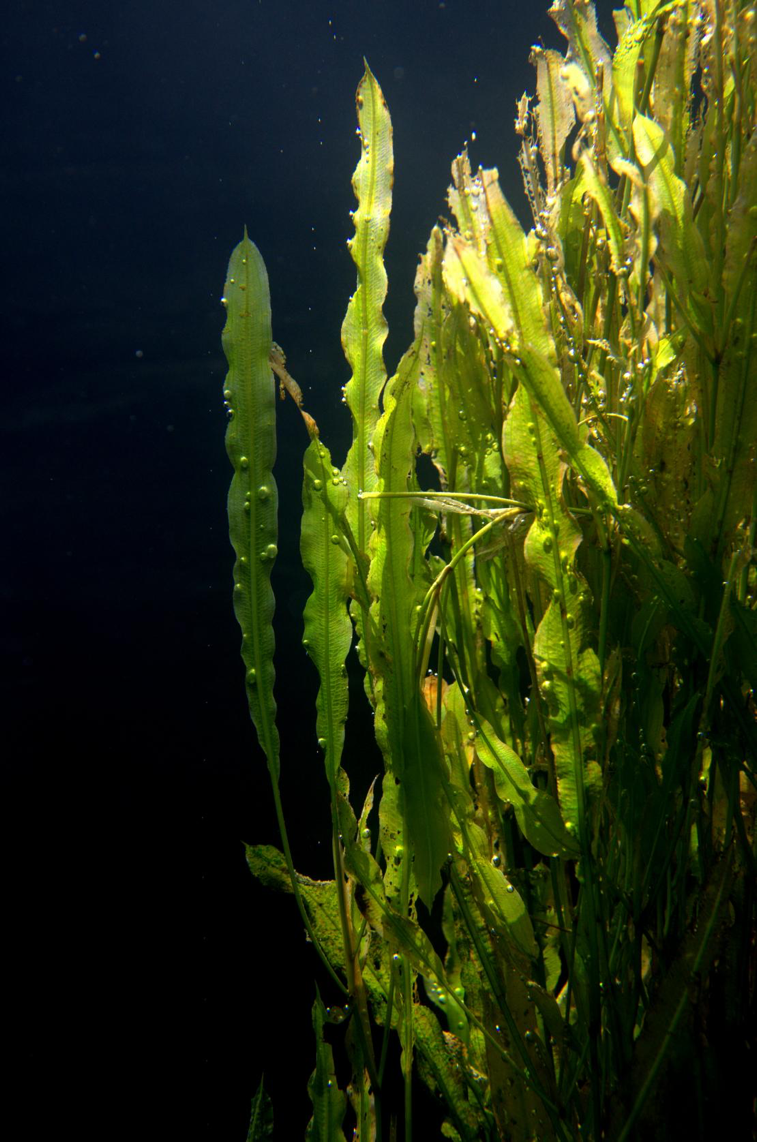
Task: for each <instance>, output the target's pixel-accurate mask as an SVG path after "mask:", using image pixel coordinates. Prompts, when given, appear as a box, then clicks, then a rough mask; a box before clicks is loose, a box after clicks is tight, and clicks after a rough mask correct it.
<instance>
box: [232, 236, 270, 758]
mask: <svg viewBox="0 0 757 1142" xmlns="http://www.w3.org/2000/svg"><path fill="white" fill-rule="evenodd" d="M224 304H225V305H226V325H225V326H224V330H223V337H222V340H223V351H224V353H225V354H226V359H227V360H228V362H229V372H228V374H227V376H226V381H225V383H224V398H225V400H226V403H227V405H228V409H229V417H230V420H229V425H228V428H227V429H226V451H227V452H228V455H229V459H230V460H231V463H232V465H233V466H234V476H233V479H232V481H231V487H230V488H229V500H228V511H229V538H230V539H231V543H232V546H233V548H234V551H235V553H236V562H235V564H234V613H235V614H236V616H237V621H238V622H239V626H240V627H241V630H242V658H243V660H244V664H245V670H246V674H245V681H246V684H247V700H248V704H249V707H250V714H251V716H252V720H253V723H254V725H255V729H256V730H257V732H258V739H259V741H260V744H261V746H262V748H263V750H264V752H265V755H266V758H267V761H268V766H269V769H270V770H271V774H272V776H273V777H274V779H278V774H279V734H278V730H277V728H276V702H275V700H274V696H273V683H274V668H273V650H274V636H273V611H274V596H273V590H272V588H271V571H272V569H273V564H274V561H275V559H276V556H277V554H278V547H277V544H278V518H277V513H278V493H277V489H276V481H275V480H274V478H273V465H274V461H275V459H276V394H275V389H274V384H273V374H272V372H271V366H270V364H269V360H270V355H271V298H270V294H269V291H268V274H267V273H266V268H265V264H264V262H263V259H262V257H261V255H260V251H259V250H258V248H257V246H255V245H254V243H253V242H251V241H250V239H249V238H248V237H247V231H246V230H245V234H244V238H243V239H242V241H241V242H240V243H239V245H238V246H237V247H236V249H235V250H234V251H233V253H232V255H231V259H230V261H229V269H228V273H227V275H226V285H225V287H224Z"/></svg>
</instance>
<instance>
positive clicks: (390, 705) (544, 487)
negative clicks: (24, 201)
mask: <svg viewBox="0 0 757 1142" xmlns="http://www.w3.org/2000/svg"><path fill="white" fill-rule="evenodd" d="M550 14H551V15H552V16H553V18H554V19H555V21H556V23H557V25H558V27H559V29H560V31H561V32H562V33H563V35H564V36H565V38H566V39H567V43H568V47H567V52H566V55H565V56H562V55H561V54H560V53H559V52H557V51H553V50H547V49H541V48H540V49H534V52H533V57H532V59H533V63H534V64H535V67H536V95H535V98H534V99H533V101H532V100H531V99H529V98H527V97H526V96H524V97H523V99H522V100H521V102H520V104H519V105H518V109H517V119H516V131H517V133H518V135H519V136H520V139H521V144H520V154H519V162H520V166H521V169H522V173H523V178H524V182H525V186H526V191H527V194H528V199H529V202H530V204H531V208H532V211H533V228H532V229H531V230H530V231H528V232H525V231H524V230H523V229H522V227H521V226H520V224H519V222H518V221H517V219H516V216H515V214H514V213H513V211H512V209H511V207H510V206H509V204H508V203H507V201H506V200H505V198H504V196H503V194H502V191H501V189H500V185H499V181H498V175H497V171H496V170H478V171H476V172H474V171H473V170H472V169H471V166H470V163H469V160H468V156H467V154H466V153H465V152H464V153H463V154H461V155H460V156H459V157H458V158H457V159H456V160H455V161H454V163H453V164H452V186H451V188H450V190H449V194H448V205H449V209H450V211H451V216H452V220H450V221H447V222H445V223H444V224H443V225H442V224H440V225H438V226H435V227H434V229H433V230H432V232H431V235H430V238H429V241H428V245H427V248H426V251H425V253H424V255H423V257H422V258H421V262H420V266H419V269H418V272H417V275H416V281H415V294H416V299H417V304H416V310H415V326H414V328H415V336H414V340H413V343H412V345H411V346H410V348H409V349H408V351H407V352H406V353H405V355H404V356H403V357H402V359H401V360H400V362H399V364H398V365H397V368H396V371H395V372H394V373H393V374H392V375H391V376H390V377H387V372H386V369H385V365H384V360H383V344H384V341H385V338H386V332H387V327H386V322H385V320H384V317H383V312H382V307H383V303H384V299H385V294H386V274H385V271H384V263H383V251H384V247H385V243H386V238H387V233H388V228H389V216H390V207H391V189H392V179H393V158H392V130H391V123H390V119H389V112H388V110H387V107H386V104H385V102H384V99H383V96H382V93H381V90H380V88H379V85H378V83H377V81H376V79H375V78H374V76H373V75H372V73H371V71H370V70H369V69H368V68H367V67H366V71H365V75H364V77H363V79H362V81H361V83H360V86H359V88H358V94H357V114H358V122H359V128H360V136H361V154H360V160H359V162H358V166H357V169H356V171H355V175H354V179H353V186H354V190H355V195H356V198H357V202H358V206H357V209H356V211H355V213H354V216H353V217H354V225H355V235H354V238H353V239H352V241H351V243H350V250H351V254H352V257H353V259H354V261H355V264H356V267H357V275H358V281H357V289H356V291H355V294H354V295H353V297H352V298H351V300H350V302H349V306H348V309H347V315H346V318H345V321H344V325H343V330H342V339H343V344H344V350H345V354H346V356H347V360H348V362H349V365H350V368H351V370H352V377H351V380H350V381H349V383H348V384H347V386H346V388H345V393H344V395H345V399H346V404H347V406H348V408H349V411H350V413H351V415H352V425H353V441H352V446H351V447H350V449H349V452H348V455H347V457H346V460H345V461H344V463H343V464H341V466H340V465H339V464H337V463H335V461H334V459H333V458H332V456H331V455H330V453H329V450H328V447H327V444H326V437H327V435H328V431H327V427H326V426H322V427H323V428H324V431H323V433H321V431H320V430H319V426H317V425H316V423H315V421H314V420H313V419H312V417H310V416H309V415H308V413H307V412H306V411H305V410H304V409H303V407H302V405H303V398H302V393H301V391H300V389H299V387H298V385H297V384H296V382H294V381H293V379H292V377H291V376H290V374H289V372H288V366H287V362H286V359H285V357H284V353H283V351H282V350H281V349H280V348H279V347H278V346H277V345H275V343H273V341H272V335H271V306H270V299H269V293H268V281H267V275H266V271H265V266H264V264H263V260H262V258H261V255H260V253H259V252H258V250H257V248H256V246H255V245H253V243H252V242H251V241H250V240H249V238H248V237H247V235H246V233H245V237H244V240H243V241H242V242H241V243H240V245H239V246H238V247H237V248H236V250H235V251H234V253H233V254H232V258H231V262H230V265H229V273H228V279H227V282H226V288H225V296H224V301H225V304H226V306H227V311H228V320H227V324H226V328H225V330H224V348H225V350H226V354H227V357H228V360H229V374H228V377H227V380H226V386H225V398H226V402H227V406H228V412H229V416H230V421H229V426H228V430H227V448H228V452H229V457H230V459H231V461H232V464H233V466H234V477H233V482H232V486H231V491H230V494H229V518H230V532H231V539H232V542H233V545H234V548H235V551H236V556H237V559H236V564H235V569H234V605H235V609H236V613H237V617H238V619H239V622H240V625H241V627H242V632H243V646H242V655H243V658H244V663H245V671H246V686H247V694H248V698H249V705H250V712H251V715H252V719H253V721H254V723H255V726H256V728H257V732H258V737H259V740H260V744H261V747H262V749H263V751H264V753H265V755H266V758H267V761H268V767H269V771H270V774H271V779H272V787H273V792H274V799H275V805H276V812H277V816H278V820H279V825H280V829H281V837H282V848H283V851H281V852H280V851H279V850H278V849H275V848H272V847H270V846H250V847H248V862H249V866H250V868H251V870H252V872H253V874H254V875H255V876H256V877H258V878H260V879H261V880H262V881H263V882H264V883H266V884H269V885H271V886H273V887H278V888H281V889H283V890H284V891H288V892H292V893H293V894H294V896H295V899H296V904H297V906H298V907H299V909H300V913H301V916H302V921H303V924H304V925H305V928H306V930H307V933H308V935H309V938H310V940H311V941H312V944H313V947H314V950H315V952H317V954H318V955H319V956H320V958H321V960H322V962H323V964H324V965H325V966H326V969H327V971H328V973H329V976H330V981H329V987H330V988H331V991H332V995H331V996H330V998H329V1003H330V1006H326V1004H325V1003H324V1001H323V1000H322V998H321V996H320V994H317V995H316V996H315V1002H314V1006H313V1027H314V1032H315V1069H314V1071H313V1076H312V1079H311V1081H310V1085H309V1090H310V1096H311V1099H312V1103H313V1115H312V1120H311V1122H310V1124H309V1126H308V1134H307V1136H308V1138H311V1139H318V1140H323V1142H334V1140H338V1139H342V1138H344V1137H346V1136H350V1137H354V1138H359V1139H362V1140H364V1142H367V1140H369V1139H379V1140H381V1139H389V1138H392V1139H393V1138H404V1139H405V1140H406V1142H409V1140H410V1139H411V1137H412V1136H413V1133H415V1136H416V1138H418V1139H423V1138H426V1137H429V1134H428V1127H427V1123H424V1122H422V1121H421V1122H420V1123H414V1116H413V1091H414V1082H417V1080H418V1079H420V1080H422V1081H423V1082H425V1083H426V1084H427V1086H428V1087H429V1088H430V1090H431V1091H432V1092H433V1094H434V1096H435V1097H436V1099H437V1100H438V1102H439V1105H440V1106H441V1108H442V1110H443V1115H444V1124H443V1126H442V1135H443V1136H444V1137H446V1138H451V1139H465V1140H467V1142H476V1140H479V1139H491V1140H494V1139H500V1138H505V1139H512V1140H521V1139H522V1140H526V1139H538V1140H539V1142H543V1140H546V1139H560V1140H562V1142H565V1140H568V1139H579V1138H580V1139H592V1140H594V1139H596V1140H598V1139H602V1138H607V1139H615V1140H617V1142H624V1140H625V1139H631V1138H639V1139H645V1140H648V1139H657V1138H660V1139H663V1138H668V1137H671V1136H672V1134H671V1130H673V1129H675V1131H676V1134H681V1135H683V1134H686V1135H687V1136H688V1137H702V1138H704V1137H710V1136H712V1130H713V1129H715V1128H716V1127H717V1124H718V1123H722V1122H723V1121H724V1118H723V1115H724V1114H725V1113H726V1111H725V1110H724V1101H723V1100H724V1099H725V1100H727V1104H726V1105H727V1113H728V1117H729V1119H730V1120H731V1122H732V1123H733V1124H736V1125H732V1126H731V1127H729V1130H730V1132H731V1136H732V1137H747V1136H748V1132H749V1130H750V1125H749V1124H750V1119H751V1115H752V1112H753V1107H752V1098H753V1096H754V1090H753V1087H754V1067H755V1065H757V1064H755V1059H756V1058H757V1054H756V1053H755V1052H756V1048H757V1042H756V1041H755V1027H757V1010H755V970H756V967H757V963H756V950H755V925H754V916H755V899H754V886H755V828H754V826H755V759H756V758H757V723H756V721H755V702H754V693H753V687H754V686H755V683H757V639H756V635H757V610H756V609H755V589H756V588H757V567H756V566H755V559H754V553H755V495H756V492H757V481H756V478H755V477H756V469H757V399H756V398H757V393H756V392H755V388H756V384H757V375H756V372H757V371H756V370H755V362H756V361H757V349H756V348H755V343H756V342H757V325H756V324H755V304H757V302H756V296H757V295H756V292H755V285H756V284H757V283H756V280H755V279H756V276H757V275H756V266H757V260H756V258H755V242H756V239H755V235H756V234H757V205H756V204H755V187H756V186H757V137H755V132H754V122H755V86H756V85H755V76H754V72H755V64H754V60H755V58H757V20H755V13H754V9H753V8H752V7H751V6H750V5H748V4H745V3H743V2H740V0H706V2H705V0H688V2H687V0H680V2H674V3H668V4H654V3H652V2H651V0H633V2H632V3H631V4H630V5H629V7H627V8H625V9H623V10H621V11H618V12H616V13H615V24H616V31H617V36H618V46H617V47H616V49H615V51H614V53H613V52H611V50H610V49H609V47H608V46H607V44H606V43H605V41H604V40H603V38H602V37H601V35H600V34H599V31H598V29H597V24H596V16H595V11H594V7H593V5H592V4H591V3H588V2H585V0H556V3H555V4H554V5H553V7H552V8H551V9H550ZM291 365H292V369H293V372H295V373H297V368H296V367H295V363H294V362H292V363H291ZM274 374H275V375H276V377H277V378H278V381H279V382H280V384H281V391H282V394H284V393H285V392H288V393H289V394H290V396H292V397H293V399H294V401H295V402H296V404H297V405H298V407H299V408H300V411H301V413H302V416H303V418H304V420H305V424H306V426H307V431H308V433H309V437H310V444H309V446H308V448H307V451H306V452H305V457H304V479H303V517H302V531H301V555H302V562H303V565H304V567H305V568H306V569H307V571H308V573H309V574H310V577H311V578H312V582H313V590H312V594H311V596H310V598H309V600H308V602H307V604H306V606H305V612H304V639H303V642H304V645H305V648H306V650H307V653H308V654H309V656H310V659H311V660H312V662H313V664H314V666H315V668H316V669H317V671H318V675H319V679H320V689H319V693H318V699H317V709H316V711H315V713H314V720H315V722H316V728H317V737H318V742H319V746H320V748H321V751H322V755H323V763H324V773H325V778H326V782H325V783H324V790H326V789H328V791H329V795H330V804H331V820H332V831H333V835H332V850H333V861H334V879H333V880H329V881H315V880H312V879H310V878H308V877H307V875H305V872H306V870H302V871H300V870H295V869H294V867H293V863H292V858H291V853H290V848H289V843H288V839H287V833H286V826H285V818H284V813H283V810H282V806H281V798H280V795H279V766H280V758H279V738H278V731H277V726H276V706H275V701H274V693H273V689H274V638H273V627H272V618H273V610H274V597H273V591H272V587H271V570H272V567H273V564H274V561H275V558H276V555H277V542H278V533H277V494H276V484H275V481H274V478H273V464H274V459H275V452H276V435H275V434H276V391H275V381H274ZM429 462H430V463H429ZM431 465H433V468H432V467H431ZM429 471H432V472H435V479H433V480H429V478H428V473H429ZM423 476H425V483H426V485H429V484H431V485H433V486H425V487H424V486H422V485H423V483H424V480H423V479H422V477H423ZM353 642H354V643H356V645H357V649H358V655H359V660H360V663H361V665H362V668H363V670H364V684H365V695H366V701H367V702H368V703H369V704H370V707H371V709H372V711H373V714H374V726H375V734H376V740H377V742H378V745H379V747H380V750H381V754H382V757H383V763H384V770H383V773H382V774H381V775H378V777H377V781H376V782H375V783H374V784H373V785H372V786H371V789H370V792H369V794H368V796H367V798H366V799H365V802H364V803H363V804H354V803H352V802H351V800H350V785H349V772H350V759H349V757H348V756H346V755H343V741H344V725H345V722H346V719H347V717H348V706H349V702H348V679H347V671H346V667H345V660H346V657H347V654H348V652H349V650H350V647H351V646H352V645H353ZM325 795H326V793H325ZM432 921H433V922H432ZM329 1024H330V1025H331V1027H330V1029H329V1030H328V1034H327V1026H328V1025H329ZM395 1037H396V1038H395ZM390 1041H393V1042H394V1043H396V1044H398V1049H396V1048H395V1047H394V1046H392V1049H391V1050H390V1049H389V1046H390ZM335 1054H336V1055H338V1058H337V1059H336V1060H335ZM387 1067H398V1068H399V1069H400V1072H401V1077H402V1082H401V1083H399V1084H398V1083H397V1082H396V1081H395V1079H394V1077H391V1078H390V1077H389V1076H388V1075H387ZM337 1073H339V1075H343V1074H345V1073H346V1074H348V1075H349V1080H348V1081H347V1082H343V1084H342V1085H343V1088H344V1089H341V1088H340V1084H339V1081H338V1079H337ZM750 1087H751V1088H752V1090H751V1091H750ZM397 1090H400V1091H403V1090H404V1095H403V1096H401V1097H400V1098H399V1100H397V1098H396V1092H397ZM387 1091H389V1092H392V1094H391V1095H390V1094H387ZM274 1109H275V1108H274ZM303 1126H304V1123H303ZM271 1129H272V1126H271V1108H270V1105H269V1101H268V1098H267V1095H266V1093H265V1090H264V1088H263V1085H262V1083H261V1086H260V1088H259V1090H258V1093H257V1095H256V1097H255V1100H254V1102H253V1115H252V1121H251V1124H250V1134H249V1138H250V1140H254V1139H258V1138H264V1137H269V1136H270V1133H271Z"/></svg>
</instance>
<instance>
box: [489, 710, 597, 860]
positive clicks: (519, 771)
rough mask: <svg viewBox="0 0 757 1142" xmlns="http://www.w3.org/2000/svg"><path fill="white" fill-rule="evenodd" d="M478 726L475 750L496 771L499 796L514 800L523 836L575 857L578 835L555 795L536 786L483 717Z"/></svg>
mask: <svg viewBox="0 0 757 1142" xmlns="http://www.w3.org/2000/svg"><path fill="white" fill-rule="evenodd" d="M479 730H480V733H479V735H478V736H477V738H476V753H477V754H478V756H479V757H480V758H481V761H482V762H483V763H484V765H485V766H486V767H487V769H491V770H492V772H493V773H494V783H495V785H496V788H497V794H498V796H499V797H500V799H501V800H502V801H504V802H505V803H510V804H512V806H513V809H514V810H515V816H516V818H517V821H518V824H519V826H520V830H521V832H522V833H523V836H524V837H525V838H526V840H527V841H528V842H529V843H530V844H532V845H533V846H534V848H535V849H536V850H537V852H540V853H542V854H543V855H544V856H560V857H563V858H565V859H570V858H575V857H576V856H577V855H578V846H577V843H576V840H575V837H573V836H571V834H570V833H569V832H568V831H567V829H566V828H565V824H564V823H563V820H562V817H561V816H560V810H559V808H558V806H557V802H556V801H555V799H554V797H551V796H550V795H549V793H546V792H545V791H544V790H543V789H537V788H536V786H535V785H534V784H533V783H532V781H531V778H530V777H529V776H528V772H527V770H526V767H525V766H524V764H523V762H522V761H521V760H520V758H519V757H518V755H517V754H516V753H515V751H514V750H512V749H510V747H509V746H508V745H506V744H505V743H504V742H503V741H500V740H499V739H498V738H497V736H496V734H495V733H494V731H493V729H492V727H491V726H490V725H488V724H487V723H486V722H484V721H481V722H480V725H479Z"/></svg>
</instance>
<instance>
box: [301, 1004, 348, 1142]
mask: <svg viewBox="0 0 757 1142" xmlns="http://www.w3.org/2000/svg"><path fill="white" fill-rule="evenodd" d="M316 993H317V994H316V999H315V1003H314V1004H313V1030H314V1031H315V1070H314V1071H313V1073H312V1075H311V1076H310V1080H309V1082H308V1094H309V1095H310V1101H311V1102H312V1104H313V1117H312V1118H311V1119H310V1122H309V1123H308V1128H307V1131H306V1132H305V1138H306V1139H307V1142H344V1132H343V1130H342V1122H343V1121H344V1113H345V1111H346V1109H347V1096H346V1095H345V1093H344V1091H342V1090H340V1089H339V1086H338V1084H337V1079H336V1071H335V1069H334V1053H333V1051H332V1049H331V1046H330V1044H329V1043H327V1041H326V1037H325V1035H324V1026H325V1024H326V1008H325V1007H324V1005H323V1001H322V999H321V995H320V992H319V991H318V989H317V988H316Z"/></svg>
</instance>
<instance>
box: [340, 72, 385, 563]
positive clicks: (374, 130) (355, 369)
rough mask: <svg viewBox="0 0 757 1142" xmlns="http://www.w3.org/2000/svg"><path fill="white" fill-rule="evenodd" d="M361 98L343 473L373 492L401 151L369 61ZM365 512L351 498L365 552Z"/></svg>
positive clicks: (345, 329) (346, 334)
mask: <svg viewBox="0 0 757 1142" xmlns="http://www.w3.org/2000/svg"><path fill="white" fill-rule="evenodd" d="M356 99H357V118H358V124H359V127H358V131H359V134H360V142H361V148H362V152H361V155H360V161H359V162H358V165H357V167H356V168H355V173H354V175H353V178H352V188H353V190H354V192H355V197H356V199H357V202H358V206H357V210H356V211H355V212H354V214H353V216H352V221H353V223H354V225H355V235H354V237H353V238H351V239H350V241H349V243H348V245H349V250H350V253H351V255H352V259H353V261H354V262H355V265H356V267H357V289H356V290H355V293H354V294H353V296H352V297H351V299H350V303H349V305H348V307H347V313H346V316H345V318H344V323H343V325H342V345H343V348H344V353H345V356H346V358H347V361H348V362H349V365H350V368H351V369H352V377H351V379H350V380H349V381H348V382H347V385H346V386H345V390H344V395H345V400H346V402H347V405H348V407H349V409H350V412H351V413H352V423H353V439H352V445H351V447H350V450H349V453H348V454H347V460H346V462H345V464H344V468H343V469H342V471H343V474H344V477H345V479H346V480H347V483H348V484H349V486H350V487H351V488H353V489H354V490H355V491H356V492H369V491H372V490H373V489H374V488H375V486H376V472H375V467H374V463H373V453H372V451H371V448H372V441H373V432H374V429H375V426H376V423H377V421H378V418H379V395H380V393H381V390H382V388H383V387H384V383H385V381H386V369H385V367H384V356H383V346H384V341H385V340H386V335H387V324H386V319H385V318H384V313H383V305H384V299H385V298H386V270H385V269H384V247H385V246H386V239H387V236H388V234H389V215H390V212H391V207H392V182H393V179H394V150H393V143H392V122H391V119H390V118H389V111H388V109H387V106H386V101H385V100H384V95H383V93H382V91H381V88H380V87H379V85H378V83H377V82H376V78H375V76H374V75H373V73H372V71H371V69H370V68H369V67H368V65H367V64H366V66H365V74H364V75H363V78H362V79H361V81H360V84H359V85H358V89H357V97H356ZM366 512H367V507H366V503H365V502H364V501H359V500H357V499H353V500H351V501H350V504H349V507H348V519H349V521H350V526H351V527H352V530H353V532H354V533H355V538H356V540H357V544H358V548H359V550H360V551H361V552H363V553H365V552H366V551H367V549H368V537H369V534H370V527H369V524H368V522H367V520H366Z"/></svg>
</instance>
